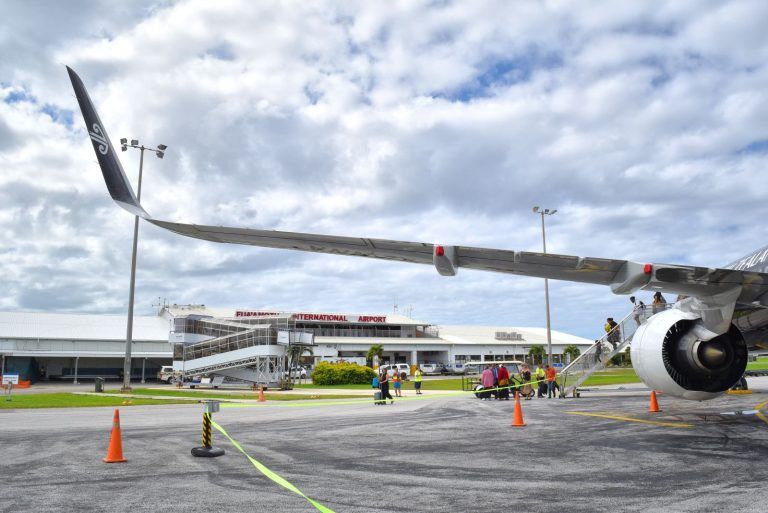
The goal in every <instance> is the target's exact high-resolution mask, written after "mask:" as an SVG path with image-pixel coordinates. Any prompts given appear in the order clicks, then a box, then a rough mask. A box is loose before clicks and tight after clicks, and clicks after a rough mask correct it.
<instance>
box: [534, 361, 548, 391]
mask: <svg viewBox="0 0 768 513" xmlns="http://www.w3.org/2000/svg"><path fill="white" fill-rule="evenodd" d="M546 378H547V373H546V372H544V369H543V368H542V366H541V365H539V366H538V367H537V368H536V372H534V373H533V380H534V381H535V382H536V388H538V394H536V395H537V396H539V397H544V390H546V386H547V381H546Z"/></svg>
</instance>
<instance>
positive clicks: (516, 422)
mask: <svg viewBox="0 0 768 513" xmlns="http://www.w3.org/2000/svg"><path fill="white" fill-rule="evenodd" d="M524 426H525V422H523V409H522V408H521V407H520V395H519V394H518V393H517V392H515V413H514V415H512V427H524Z"/></svg>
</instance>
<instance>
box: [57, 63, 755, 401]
mask: <svg viewBox="0 0 768 513" xmlns="http://www.w3.org/2000/svg"><path fill="white" fill-rule="evenodd" d="M67 71H68V72H69V77H70V79H71V81H72V86H73V87H74V90H75V95H76V96H77V101H78V102H79V104H80V110H81V111H82V114H83V118H84V119H85V125H86V129H87V130H88V132H89V134H90V137H91V140H92V142H93V147H94V150H95V152H96V158H97V159H98V161H99V166H100V167H101V172H102V174H103V175H104V181H105V182H106V184H107V189H108V190H109V194H110V196H112V199H113V200H114V201H115V202H116V203H117V204H118V205H119V206H121V207H122V208H123V209H125V210H127V211H128V212H129V213H131V214H133V215H136V216H139V217H141V218H142V219H144V220H146V221H147V222H150V223H152V224H154V225H156V226H160V227H161V228H165V229H167V230H170V231H172V232H175V233H178V234H180V235H184V236H187V237H194V238H197V239H204V240H209V241H213V242H222V243H230V244H249V245H252V246H261V247H267V248H280V249H292V250H297V251H312V252H316V253H332V254H337V255H350V256H360V257H368V258H379V259H383V260H396V261H400V262H408V263H416V264H427V265H433V266H434V267H435V269H437V272H438V273H440V274H441V275H443V276H454V275H456V273H457V272H458V270H459V268H462V267H463V268H466V269H476V270H480V271H492V272H499V273H509V274H517V275H521V276H535V277H539V278H550V279H554V280H567V281H574V282H581V283H594V284H598V285H607V286H609V287H610V288H611V291H613V293H614V294H632V293H634V292H636V291H638V290H648V291H654V292H655V291H660V292H664V293H668V294H679V295H683V296H686V298H685V299H683V300H681V301H678V302H677V303H676V304H675V306H674V307H673V308H671V309H667V310H665V311H663V312H660V313H658V314H656V315H654V316H652V317H651V318H650V319H648V321H647V322H646V323H645V324H643V325H642V326H640V327H639V328H638V329H637V332H636V333H635V335H634V337H633V339H632V344H631V356H632V363H633V366H634V368H635V371H636V372H637V374H638V375H639V376H640V378H641V379H642V380H643V382H644V383H645V384H646V385H648V386H649V387H650V388H652V389H654V390H661V391H664V392H665V393H667V394H669V395H672V396H676V397H682V398H686V399H693V400H704V399H712V398H714V397H717V396H718V395H720V394H722V393H724V392H725V391H726V390H728V389H729V388H731V387H732V386H733V385H734V384H735V383H736V382H738V381H739V380H740V379H741V377H742V375H743V374H744V370H745V369H746V365H747V359H748V358H747V356H748V349H749V348H751V347H759V346H760V345H761V344H762V343H763V342H764V340H765V334H766V331H767V330H768V295H766V292H768V273H766V271H768V263H767V262H766V258H768V247H765V248H762V249H760V250H758V251H756V252H753V253H751V254H750V255H748V256H747V257H745V258H743V259H741V260H739V261H737V262H734V263H732V264H730V265H728V266H725V267H720V268H718V267H714V268H708V267H695V266H690V265H671V264H661V263H638V262H631V261H629V260H615V259H607V258H592V257H578V256H570V255H557V254H551V253H547V254H543V253H535V252H526V251H509V250H503V249H486V248H473V247H469V246H450V245H445V244H434V243H427V242H404V241H396V240H384V239H369V238H358V237H340V236H333V235H317V234H311V233H294V232H281V231H274V230H259V229H251V228H228V227H221V226H206V225H194V224H184V223H174V222H169V221H162V220H159V219H155V218H153V217H152V216H151V215H149V214H148V213H147V212H146V211H145V210H144V209H143V208H142V206H141V205H140V204H139V202H138V200H137V199H136V196H135V194H134V192H133V189H132V188H131V185H130V183H129V182H128V179H127V178H126V176H125V172H124V171H123V168H122V166H121V164H120V160H119V159H118V158H117V153H116V152H115V150H114V147H113V146H112V144H111V143H110V141H109V137H108V136H107V132H106V130H105V129H104V125H103V124H102V122H101V120H100V119H99V116H98V114H97V113H96V109H95V108H94V106H93V103H92V102H91V99H90V97H89V96H88V92H87V91H86V89H85V86H84V85H83V82H82V80H81V79H80V77H79V76H78V75H77V73H75V72H74V71H73V70H72V69H71V68H69V67H67Z"/></svg>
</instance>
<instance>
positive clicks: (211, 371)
mask: <svg viewBox="0 0 768 513" xmlns="http://www.w3.org/2000/svg"><path fill="white" fill-rule="evenodd" d="M192 330H194V332H195V333H197V334H201V335H210V336H213V338H211V339H209V340H205V341H202V342H197V343H193V344H187V345H184V346H183V348H180V349H181V356H182V358H181V360H182V361H181V366H182V369H181V372H182V379H183V381H184V382H189V381H190V380H192V379H193V378H194V377H195V376H209V377H213V383H214V384H216V383H223V381H224V380H225V379H227V378H230V379H232V380H236V381H241V382H242V381H244V382H249V383H253V384H264V385H266V386H278V385H280V384H281V383H282V382H283V381H284V380H283V377H284V375H285V370H286V348H287V347H288V346H289V345H292V344H294V343H299V344H302V345H312V343H313V336H312V333H311V332H307V331H306V330H296V329H295V325H293V323H292V322H291V320H290V319H289V318H287V317H276V318H272V319H261V320H253V322H237V321H225V320H214V319H197V320H194V321H193V326H192ZM215 335H218V336H215Z"/></svg>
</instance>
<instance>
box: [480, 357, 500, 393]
mask: <svg viewBox="0 0 768 513" xmlns="http://www.w3.org/2000/svg"><path fill="white" fill-rule="evenodd" d="M480 384H481V385H483V388H484V390H483V392H482V398H481V399H482V400H483V401H490V400H491V392H490V389H492V388H493V387H494V386H496V379H495V378H494V377H493V371H492V370H491V366H490V365H486V366H485V370H484V371H483V374H482V375H481V376H480Z"/></svg>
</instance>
